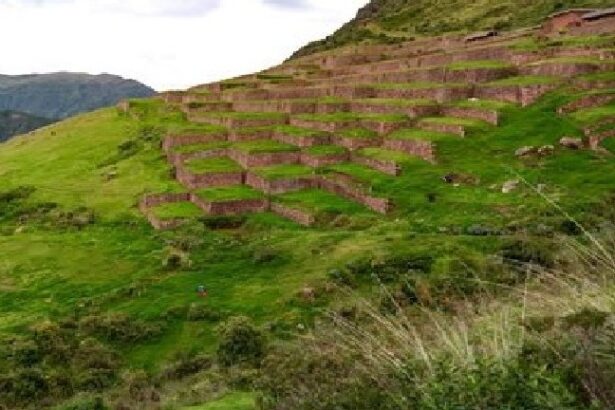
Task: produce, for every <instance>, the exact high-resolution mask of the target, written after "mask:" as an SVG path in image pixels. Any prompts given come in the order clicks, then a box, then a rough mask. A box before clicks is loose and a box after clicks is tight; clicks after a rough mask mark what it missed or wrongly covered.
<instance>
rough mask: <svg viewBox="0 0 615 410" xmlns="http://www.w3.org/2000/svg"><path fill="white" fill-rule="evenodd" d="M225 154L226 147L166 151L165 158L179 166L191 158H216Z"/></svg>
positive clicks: (226, 151)
mask: <svg viewBox="0 0 615 410" xmlns="http://www.w3.org/2000/svg"><path fill="white" fill-rule="evenodd" d="M227 155H228V150H227V149H226V148H220V149H212V150H208V151H197V152H185V153H181V152H173V151H169V152H167V160H168V161H169V162H170V163H171V165H173V166H175V167H181V166H182V165H183V164H184V162H186V161H189V160H191V159H205V158H217V157H225V156H227Z"/></svg>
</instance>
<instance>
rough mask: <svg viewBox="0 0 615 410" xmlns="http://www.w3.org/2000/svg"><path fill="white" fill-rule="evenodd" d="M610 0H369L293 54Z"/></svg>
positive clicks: (508, 21) (527, 22)
mask: <svg viewBox="0 0 615 410" xmlns="http://www.w3.org/2000/svg"><path fill="white" fill-rule="evenodd" d="M610 6H612V2H611V1H608V0H564V1H556V0H539V1H528V0H505V1H496V0H480V1H466V0H442V1H438V2H435V3H434V2H433V1H430V0H418V1H417V0H412V1H411V0H371V1H370V2H369V3H368V4H367V5H366V6H365V7H363V8H362V9H361V10H360V11H359V12H358V14H357V17H356V18H355V19H353V20H352V21H350V22H348V23H347V24H345V25H344V26H343V27H341V28H340V29H339V30H338V31H336V32H335V33H333V34H332V35H330V36H328V37H327V38H325V39H322V40H318V41H315V42H313V43H310V44H308V45H306V46H305V47H303V48H301V49H300V50H298V51H297V52H296V53H294V54H293V57H301V56H305V55H309V54H313V53H316V52H319V51H325V50H331V49H334V48H337V47H341V46H344V45H348V44H358V43H365V42H367V43H385V44H387V43H396V42H400V41H404V40H408V39H413V38H420V37H425V36H434V35H439V34H443V33H449V32H461V33H471V32H477V31H481V30H493V29H495V30H510V29H515V28H523V27H531V26H534V25H537V24H540V23H542V21H543V19H544V18H545V17H546V16H548V15H549V14H551V13H554V12H557V11H560V10H565V9H567V8H572V7H598V8H599V7H610Z"/></svg>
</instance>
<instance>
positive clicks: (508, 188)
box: [502, 179, 519, 194]
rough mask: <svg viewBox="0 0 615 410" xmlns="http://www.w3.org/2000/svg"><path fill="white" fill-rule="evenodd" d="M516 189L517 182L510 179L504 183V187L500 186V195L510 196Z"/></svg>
mask: <svg viewBox="0 0 615 410" xmlns="http://www.w3.org/2000/svg"><path fill="white" fill-rule="evenodd" d="M518 187H519V180H517V179H511V180H510V181H506V182H504V185H502V193H503V194H510V193H511V192H513V191H515V190H516V189H517V188H518Z"/></svg>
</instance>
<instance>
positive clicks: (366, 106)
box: [350, 101, 440, 118]
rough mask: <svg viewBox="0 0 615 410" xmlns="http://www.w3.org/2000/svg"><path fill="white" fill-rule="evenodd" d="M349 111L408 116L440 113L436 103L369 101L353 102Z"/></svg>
mask: <svg viewBox="0 0 615 410" xmlns="http://www.w3.org/2000/svg"><path fill="white" fill-rule="evenodd" d="M350 111H352V112H357V113H362V114H404V115H407V116H409V117H410V118H416V117H426V116H431V115H437V114H439V113H440V107H439V106H438V105H435V104H434V105H413V106H400V105H385V104H376V103H370V102H367V101H366V102H353V103H351V105H350Z"/></svg>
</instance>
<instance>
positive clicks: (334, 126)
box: [290, 118, 359, 133]
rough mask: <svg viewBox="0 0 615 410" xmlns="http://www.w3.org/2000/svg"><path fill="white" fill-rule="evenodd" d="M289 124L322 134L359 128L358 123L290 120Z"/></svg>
mask: <svg viewBox="0 0 615 410" xmlns="http://www.w3.org/2000/svg"><path fill="white" fill-rule="evenodd" d="M290 124H291V125H293V126H295V127H301V128H309V129H312V130H316V131H322V132H330V133H333V132H337V131H340V130H343V129H348V128H356V127H358V126H359V122H358V121H339V122H323V121H309V120H303V119H301V118H291V119H290Z"/></svg>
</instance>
